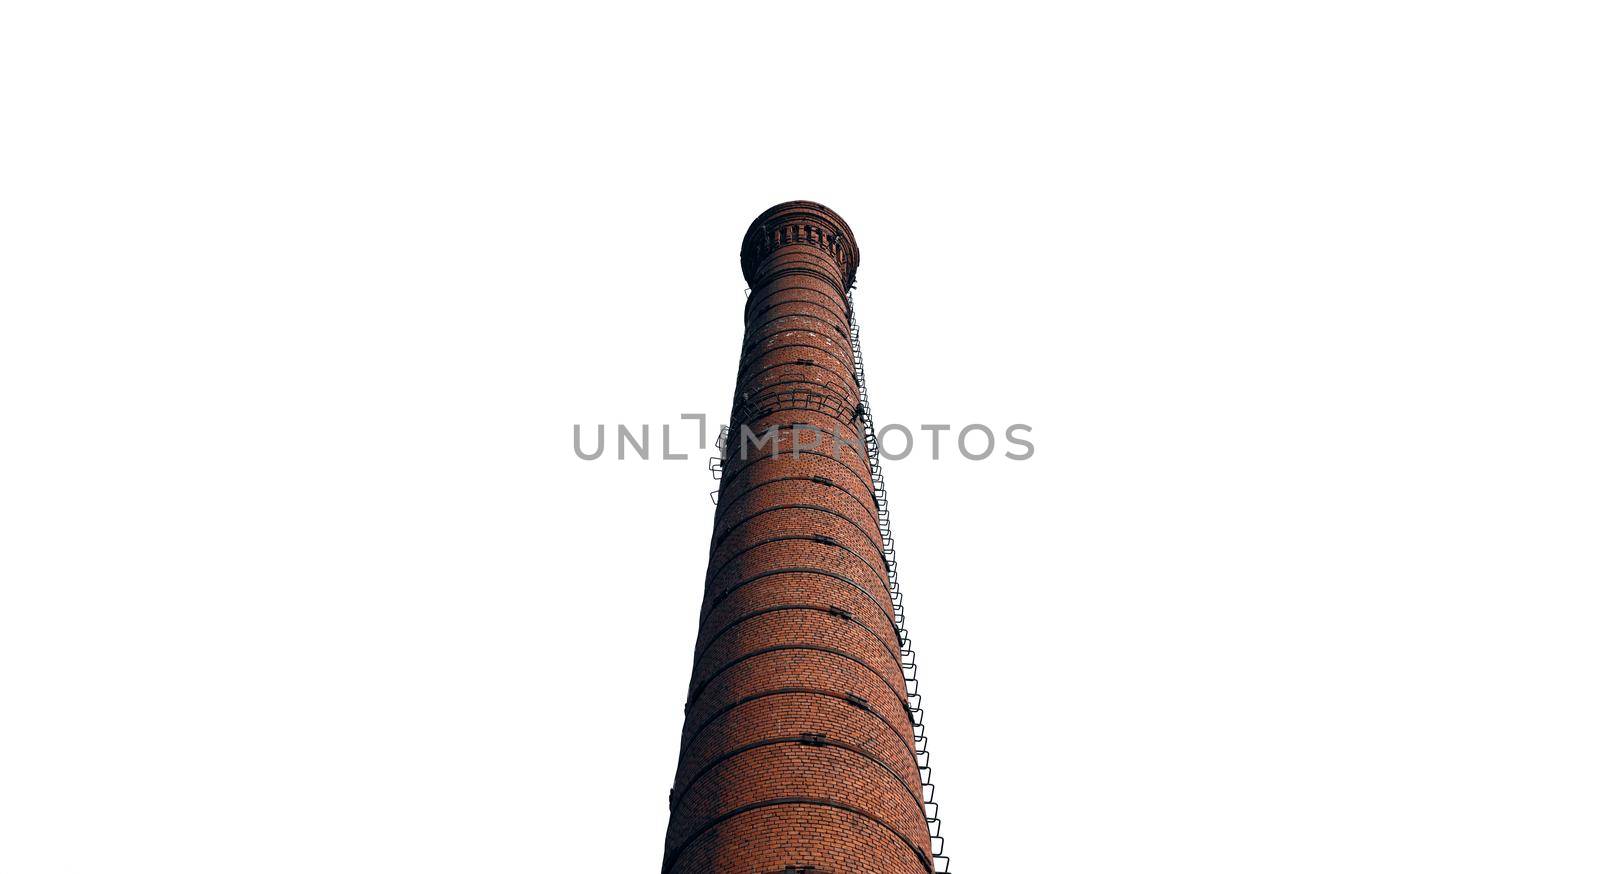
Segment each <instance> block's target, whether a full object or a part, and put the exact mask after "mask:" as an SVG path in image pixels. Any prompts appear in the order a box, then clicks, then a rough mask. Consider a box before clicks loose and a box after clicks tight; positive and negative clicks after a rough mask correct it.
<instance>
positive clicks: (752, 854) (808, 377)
mask: <svg viewBox="0 0 1600 874" xmlns="http://www.w3.org/2000/svg"><path fill="white" fill-rule="evenodd" d="M859 259H860V254H859V251H858V250H857V248H856V242H855V237H854V235H853V234H852V233H851V231H850V228H849V226H847V225H846V224H845V223H844V220H843V219H841V218H840V217H839V216H838V215H837V214H835V213H834V212H833V211H832V210H830V209H828V208H827V207H824V206H822V205H820V204H816V203H809V202H806V201H794V202H790V203H784V204H779V205H778V206H775V207H773V208H771V209H769V210H767V211H766V212H764V213H762V214H761V215H760V216H758V217H757V218H756V220H755V221H754V222H753V223H751V225H750V230H749V231H748V232H746V234H745V238H744V245H743V246H742V248H741V251H740V262H741V264H742V266H743V268H744V275H745V279H746V280H747V281H748V282H749V284H750V290H751V292H750V297H749V299H748V301H747V303H746V306H745V337H744V344H743V347H742V350H741V356H740V360H739V376H738V381H737V383H736V387H735V390H734V404H733V411H732V415H731V417H730V428H731V435H730V438H729V443H728V446H727V448H726V450H725V453H724V460H723V477H722V482H721V487H720V491H719V495H718V502H717V514H716V522H715V524H714V526H713V531H712V539H711V555H710V558H709V561H708V563H707V568H706V591H705V601H704V604H703V606H702V608H701V611H700V633H699V638H698V640H697V641H696V643H695V649H694V667H693V669H692V671H691V674H690V678H689V691H688V699H687V702H686V704H685V707H684V726H683V741H682V747H681V749H680V753H679V760H678V770H677V774H676V778H675V780H674V783H673V787H672V793H671V805H672V816H671V819H670V822H669V824H668V826H667V838H666V851H665V858H664V860H663V863H662V871H663V872H664V874H782V872H784V871H785V870H786V869H787V870H806V866H811V867H812V868H814V869H815V871H816V872H819V874H820V872H831V874H927V872H929V871H931V870H933V864H932V850H931V848H930V846H929V845H930V838H929V834H928V824H927V821H926V820H925V819H924V817H923V809H922V782H921V777H920V775H919V771H918V769H917V759H916V752H915V741H914V740H913V729H912V723H911V717H910V714H909V712H908V710H907V698H906V684H905V679H904V676H903V675H902V673H901V666H900V639H899V636H898V632H897V631H896V630H895V624H894V612H893V609H894V608H893V605H892V603H891V601H890V592H889V578H888V574H887V566H886V563H885V560H884V555H883V543H882V540H881V537H880V535H879V533H878V527H877V509H876V503H875V501H874V498H873V490H872V481H871V473H870V469H869V466H868V463H867V459H866V456H865V450H864V448H863V445H862V443H863V438H862V433H861V427H860V421H859V418H858V413H859V411H858V409H857V405H858V404H859V402H860V398H859V396H858V392H859V389H858V387H857V386H856V381H855V376H854V368H853V364H852V361H853V359H852V356H851V348H850V317H851V314H850V306H849V303H848V298H847V291H848V289H849V288H850V286H851V284H852V283H853V281H854V278H855V270H856V265H857V263H858V261H859ZM802 425H809V426H812V427H813V428H815V429H817V430H819V431H821V432H822V434H821V435H820V436H819V435H818V434H816V433H814V432H811V431H809V430H806V429H802V428H799V427H798V426H802ZM741 426H748V427H749V428H750V430H751V432H753V433H755V434H758V435H763V436H765V437H767V438H768V439H769V440H770V442H768V443H767V444H766V445H764V446H762V447H761V448H759V449H758V448H755V447H747V448H745V449H743V450H741V446H740V440H739V436H740V433H741ZM835 431H837V432H838V436H837V437H835V436H834V432H835Z"/></svg>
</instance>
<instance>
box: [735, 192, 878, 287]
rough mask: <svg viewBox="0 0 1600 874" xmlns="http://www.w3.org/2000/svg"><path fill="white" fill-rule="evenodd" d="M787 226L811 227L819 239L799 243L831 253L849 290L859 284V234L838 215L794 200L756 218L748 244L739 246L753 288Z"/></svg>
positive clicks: (748, 232)
mask: <svg viewBox="0 0 1600 874" xmlns="http://www.w3.org/2000/svg"><path fill="white" fill-rule="evenodd" d="M785 227H797V228H810V229H812V230H813V231H814V232H815V234H816V236H817V239H815V240H807V239H796V240H794V241H793V242H795V243H806V242H810V243H811V244H812V245H820V246H821V247H823V248H824V249H826V250H828V251H829V252H831V253H832V254H833V256H834V259H835V260H836V261H837V262H838V263H839V265H840V267H841V268H842V270H843V279H844V288H845V290H849V288H850V285H851V284H852V283H853V282H854V281H855V276H856V265H858V264H860V263H861V250H860V249H858V248H857V247H856V235H855V234H854V233H853V232H851V230H850V226H849V225H848V224H845V221H844V219H843V218H841V217H840V216H839V214H838V213H836V212H834V211H833V210H831V209H828V208H827V207H825V206H823V205H822V204H820V203H816V202H815V201H810V200H791V201H788V202H786V203H780V204H778V205H777V206H773V207H770V208H768V209H767V210H766V211H765V212H763V213H761V214H760V215H758V216H756V218H755V221H753V222H751V223H750V228H749V230H747V231H745V232H744V243H743V244H742V245H740V247H739V266H740V267H741V268H743V270H744V278H745V281H746V282H747V283H749V284H750V287H751V288H755V287H756V285H757V284H758V282H759V280H760V277H759V276H758V275H757V273H758V270H759V268H760V267H761V261H762V259H764V258H765V257H766V256H767V255H769V254H771V252H772V250H773V249H774V248H775V246H774V245H773V243H774V242H775V239H774V237H775V235H776V234H778V233H781V231H782V229H783V228H785Z"/></svg>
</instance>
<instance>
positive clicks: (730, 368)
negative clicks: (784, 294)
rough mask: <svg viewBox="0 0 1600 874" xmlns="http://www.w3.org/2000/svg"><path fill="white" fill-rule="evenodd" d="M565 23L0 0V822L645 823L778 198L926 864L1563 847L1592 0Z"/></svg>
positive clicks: (1589, 357)
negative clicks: (804, 280) (921, 758)
mask: <svg viewBox="0 0 1600 874" xmlns="http://www.w3.org/2000/svg"><path fill="white" fill-rule="evenodd" d="M564 5H565V6H566V7H567V8H565V9H537V8H536V6H535V5H534V4H526V3H522V4H512V3H505V4H480V3H456V4H444V3H382V4H380V3H350V2H335V3H329V2H316V3H309V2H304V3H295V2H288V3H271V4H254V5H243V4H214V3H198V2H196V3H190V4H176V3H154V4H110V3H106V4H80V3H26V2H23V3H14V4H7V6H6V8H5V12H4V13H3V14H0V94H3V105H0V124H3V125H4V135H3V137H0V151H3V152H4V159H3V161H0V294H3V303H0V307H3V310H0V417H3V428H0V443H3V452H0V512H3V518H0V526H3V527H0V585H3V589H0V711H3V717H0V870H4V871H6V872H13V874H35V872H93V874H108V872H124V871H138V872H143V871H150V872H161V874H180V872H184V874H186V872H207V874H210V872H272V874H280V872H289V871H295V872H330V874H332V872H339V874H344V872H383V874H400V872H534V871H539V872H546V871H560V872H570V871H600V872H629V871H636V872H650V871H655V870H658V868H659V865H660V853H661V841H662V835H663V831H664V828H665V823H666V817H667V806H666V796H667V787H668V784H669V782H670V780H671V778H672V772H673V766H674V762H675V757H676V742H677V737H678V730H679V726H680V723H681V719H682V711H681V704H682V697H683V694H684V690H685V687H686V684H687V680H688V671H689V661H690V653H691V646H692V637H693V634H694V629H695V617H696V611H697V607H698V603H699V599H700V589H699V586H700V580H701V576H702V574H703V571H704V561H705V551H706V545H707V541H708V536H709V530H710V522H711V514H712V510H713V508H712V505H711V503H710V501H709V499H708V497H707V494H706V493H707V492H708V491H709V490H710V489H711V488H712V486H713V483H712V481H711V478H710V475H709V474H708V472H707V471H706V470H705V467H704V463H705V458H706V455H707V453H706V452H702V451H698V450H695V451H691V455H692V458H691V460H689V461H686V462H683V461H680V462H665V461H650V462H641V461H638V460H629V461H626V462H619V461H617V460H615V458H614V457H612V458H609V459H606V460H601V461H595V462H584V461H580V460H578V459H577V458H576V457H575V455H574V453H573V451H572V426H573V425H574V424H576V423H582V424H583V425H584V426H585V427H586V429H590V430H588V431H586V433H589V434H592V433H593V432H592V428H593V427H594V426H595V425H598V424H600V423H607V425H608V428H612V427H615V425H616V424H617V423H619V422H625V423H629V424H632V425H634V426H635V427H637V426H638V425H641V424H645V423H652V425H653V427H652V430H653V432H654V438H655V440H656V441H657V445H656V446H655V447H653V448H655V449H657V450H659V439H660V435H659V428H660V425H661V423H665V422H672V421H676V420H677V416H678V414H679V413H682V412H691V411H703V412H708V413H710V414H711V415H712V416H713V419H714V421H715V420H716V419H720V418H722V417H723V416H725V415H726V411H727V407H728V403H729V398H730V393H731V389H732V382H733V376H734V371H735V366H736V359H737V350H738V346H739V336H740V330H741V325H740V306H741V305H742V303H743V296H742V293H741V290H742V287H743V281H742V279H741V278H740V275H739V273H738V264H737V248H738V244H739V239H740V235H741V234H742V233H743V231H744V229H745V225H746V224H747V223H748V222H749V220H750V219H751V218H752V217H753V216H754V215H755V214H756V213H757V212H759V211H760V210H761V209H763V208H765V207H766V206H768V205H770V204H772V203H774V202H776V201H779V200H785V199H790V198H797V197H798V198H809V199H815V200H820V201H822V202H824V203H827V204H829V205H830V206H833V207H834V208H836V209H837V210H839V211H840V212H841V213H842V214H843V215H844V216H845V217H846V218H847V219H848V220H849V221H850V222H851V224H852V225H853V226H854V228H855V230H856V233H857V235H858V237H859V239H860V242H861V248H862V250H863V253H864V254H863V263H862V267H861V273H860V279H861V291H860V296H859V311H860V316H861V320H862V325H863V331H864V345H865V352H866V359H867V365H868V375H869V376H870V383H871V386H872V389H873V397H874V400H875V409H876V412H877V413H878V416H879V419H880V424H883V423H887V422H902V423H906V424H910V425H913V426H914V425H918V424H921V423H951V424H955V425H958V426H959V425H962V424H967V423H985V424H988V425H991V426H994V427H1001V426H1004V425H1006V424H1009V423H1012V422H1025V423H1028V424H1031V425H1032V426H1033V428H1034V434H1033V437H1034V441H1035V443H1036V445H1037V447H1038V449H1037V454H1036V456H1035V457H1034V458H1033V459H1031V460H1029V461H1026V462H1010V461H1005V460H1002V459H998V458H996V459H991V460H988V461H985V462H968V461H964V460H962V459H959V458H954V459H952V458H950V457H949V453H948V449H947V450H946V453H944V454H945V455H946V458H944V459H942V460H940V461H937V462H935V461H933V460H931V459H930V458H929V457H928V454H927V452H926V447H925V446H923V445H919V447H918V451H917V452H916V453H915V454H914V456H913V457H912V458H910V459H907V460H905V461H901V462H890V463H889V464H888V466H887V474H888V483H889V491H890V494H891V496H892V499H893V500H892V506H893V507H894V511H895V516H894V522H895V527H896V533H897V535H898V541H899V548H900V558H901V568H902V575H903V576H902V581H903V584H904V586H905V589H906V592H907V604H908V608H909V609H908V613H909V619H910V627H911V631H912V633H913V635H914V637H915V639H916V642H917V644H918V645H919V646H918V648H919V650H920V652H921V656H922V661H923V665H924V677H925V678H926V680H925V686H924V691H925V692H926V703H927V707H928V723H929V730H930V735H931V739H932V748H933V751H934V766H935V767H934V770H935V776H936V779H937V783H938V786H939V798H940V799H941V800H942V801H943V802H944V813H945V818H946V832H947V834H948V836H949V851H950V853H951V856H952V857H953V859H954V862H955V866H954V867H955V870H956V871H957V872H958V874H981V872H989V874H1006V872H1022V871H1082V872H1096V874H1111V872H1152V874H1154V872H1162V874H1165V872H1172V871H1217V872H1228V874H1246V872H1260V874H1269V872H1270V874H1282V872H1338V874H1348V872H1353V871H1362V872H1396V874H1400V872H1405V874H1413V872H1418V871H1452V872H1464V871H1472V872H1479V871H1481V872H1540V874H1559V872H1593V871H1596V870H1597V869H1600V835H1597V826H1596V824H1597V822H1600V788H1597V787H1600V753H1597V743H1596V738H1597V737H1600V705H1597V696H1596V681H1597V676H1596V674H1597V665H1600V642H1597V635H1596V624H1597V622H1600V615H1597V614H1600V611H1597V609H1596V607H1597V600H1596V598H1597V596H1596V584H1597V570H1600V556H1597V523H1600V518H1597V517H1600V507H1597V497H1596V496H1597V494H1600V463H1597V460H1596V451H1595V450H1596V447H1597V446H1600V414H1597V407H1596V394H1597V393H1596V376H1597V374H1600V351H1597V344H1596V333H1597V329H1600V324H1597V321H1600V320H1597V318H1596V292H1597V282H1596V280H1597V273H1600V270H1597V260H1596V239H1597V232H1600V227H1597V225H1600V214H1597V209H1596V204H1597V202H1600V174H1597V170H1596V160H1595V156H1596V155H1597V154H1600V130H1597V125H1596V111H1595V109H1596V105H1597V99H1596V98H1597V94H1596V90H1597V89H1596V87H1595V86H1596V83H1597V82H1600V62H1597V59H1596V52H1595V45H1596V39H1597V30H1596V27H1595V22H1594V20H1593V19H1592V18H1590V17H1588V15H1587V14H1585V13H1586V10H1585V9H1584V7H1585V5H1586V4H1579V3H1571V4H1554V3H1509V2H1508V3H1415V2H1401V3H1395V2H1384V3H1377V2H1372V3H1366V2H1355V3H1348V2H1347V3H1337V4H1319V5H1309V4H1282V3H1253V4H1252V3H1223V4H1176V3H1173V4H1161V3H1116V4H1112V3H1104V4H1079V5H1067V6H1056V7H1054V9H1053V10H1047V9H1045V8H1028V7H1024V6H1020V5H1006V4H999V5H997V4H971V5H968V6H966V7H965V8H947V7H942V6H937V5H928V4H916V5H911V4H903V5H901V4H830V3H825V2H810V3H803V4H794V3H788V4H739V5H726V6H716V7H711V6H694V5H692V4H655V5H651V6H638V7H627V6H622V5H609V4H607V5H601V4H576V3H574V4H564ZM687 434H688V432H687V431H686V430H685V431H681V432H680V433H675V434H674V440H675V443H679V446H675V448H679V447H680V446H681V443H680V442H679V441H680V439H681V438H682V437H685V436H687Z"/></svg>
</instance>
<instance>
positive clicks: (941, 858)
mask: <svg viewBox="0 0 1600 874" xmlns="http://www.w3.org/2000/svg"><path fill="white" fill-rule="evenodd" d="M855 290H856V287H855V284H854V283H851V285H850V290H849V291H848V292H847V293H846V294H845V312H846V313H848V314H849V316H850V354H851V357H852V358H853V359H854V362H855V376H856V387H857V394H858V396H859V397H860V398H861V436H862V442H863V443H865V444H866V447H867V465H868V467H869V468H870V470H871V473H872V498H873V502H874V503H875V504H877V506H878V533H879V535H880V536H881V537H882V538H883V559H884V564H885V565H887V566H888V571H889V599H890V602H891V604H892V605H893V606H894V625H895V631H896V632H898V634H899V636H900V669H901V671H902V672H903V673H904V675H905V681H906V697H907V699H908V700H907V702H906V703H907V710H908V711H909V712H910V713H911V727H912V735H913V737H914V740H915V742H916V747H915V748H916V751H917V770H918V771H919V772H920V774H921V776H922V812H923V815H924V816H925V817H927V820H928V835H929V837H930V838H931V843H932V847H933V869H934V872H935V874H949V871H950V858H949V857H948V856H946V855H945V854H944V836H943V835H941V834H940V830H941V827H942V825H943V823H942V822H941V821H940V819H939V804H938V802H936V801H934V798H933V793H934V786H933V767H932V764H931V762H932V757H931V755H930V754H929V752H928V735H927V730H926V727H925V726H924V725H923V720H922V695H921V693H919V692H918V691H917V685H918V684H917V652H916V650H914V649H912V648H911V635H910V634H908V633H907V632H906V611H905V602H904V599H903V598H902V596H901V592H900V577H899V573H898V568H897V564H898V563H897V562H896V561H895V557H894V533H893V532H892V531H891V530H890V529H889V495H888V493H887V492H885V491H884V487H883V465H882V464H880V463H879V460H878V433H877V431H876V430H875V429H874V428H873V425H872V403H871V401H869V400H868V398H867V375H866V368H865V367H863V366H862V361H861V326H860V323H859V322H857V321H856V317H855V315H856V308H855Z"/></svg>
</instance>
